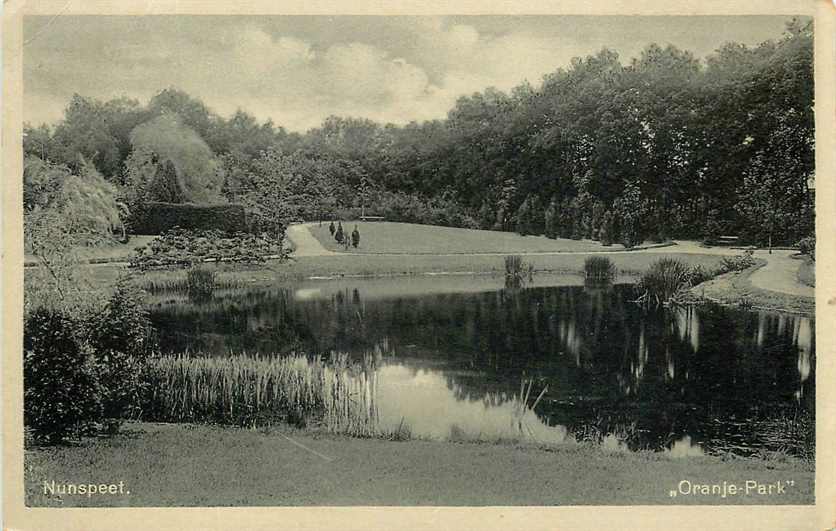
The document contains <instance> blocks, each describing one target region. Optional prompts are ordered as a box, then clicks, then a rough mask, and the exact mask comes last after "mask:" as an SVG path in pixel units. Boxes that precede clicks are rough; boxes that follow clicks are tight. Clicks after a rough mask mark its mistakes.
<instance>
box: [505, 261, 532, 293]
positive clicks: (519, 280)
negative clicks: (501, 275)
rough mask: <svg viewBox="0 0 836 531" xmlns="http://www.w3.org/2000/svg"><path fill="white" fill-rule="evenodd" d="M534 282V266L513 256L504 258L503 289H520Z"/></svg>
mask: <svg viewBox="0 0 836 531" xmlns="http://www.w3.org/2000/svg"><path fill="white" fill-rule="evenodd" d="M533 280H534V266H533V265H531V264H529V263H527V262H525V261H524V260H523V259H522V256H520V255H518V254H515V255H510V256H506V257H505V287H506V288H521V287H523V286H525V284H526V283H527V282H531V281H533Z"/></svg>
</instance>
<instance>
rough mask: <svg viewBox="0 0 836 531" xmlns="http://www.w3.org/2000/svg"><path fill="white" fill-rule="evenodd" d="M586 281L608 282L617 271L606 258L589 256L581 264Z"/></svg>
mask: <svg viewBox="0 0 836 531" xmlns="http://www.w3.org/2000/svg"><path fill="white" fill-rule="evenodd" d="M583 272H584V276H585V277H586V280H588V281H592V282H610V281H612V279H614V278H615V276H616V274H617V273H618V270H617V269H616V268H615V264H613V263H612V260H610V259H609V258H607V257H606V256H590V257H588V258H587V259H586V260H584V263H583Z"/></svg>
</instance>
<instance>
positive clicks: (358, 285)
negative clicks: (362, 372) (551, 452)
mask: <svg viewBox="0 0 836 531" xmlns="http://www.w3.org/2000/svg"><path fill="white" fill-rule="evenodd" d="M497 282H498V281H497V280H496V279H491V278H473V277H459V278H455V277H448V278H423V279H413V280H410V279H392V280H383V281H381V280H376V281H360V280H355V281H350V282H349V281H318V282H311V281H309V282H306V283H302V284H299V285H298V286H295V287H292V288H291V287H287V288H275V289H271V290H263V291H251V292H237V293H226V294H216V296H215V298H214V299H213V300H212V301H209V302H203V303H192V302H189V301H188V300H185V299H184V298H183V297H158V298H157V301H156V302H155V303H154V304H153V309H152V319H153V321H154V324H155V326H156V327H157V329H158V330H159V334H160V344H161V345H162V347H163V350H165V351H171V352H182V351H186V350H188V351H191V352H203V353H205V354H208V355H226V354H227V353H228V352H230V351H232V352H242V351H248V352H260V353H273V352H278V353H287V352H291V351H298V352H309V353H322V354H327V353H328V352H330V351H346V352H350V353H352V354H357V355H358V356H360V355H362V353H364V352H369V351H377V352H380V353H382V354H383V362H382V366H381V367H380V368H379V370H378V396H379V398H378V404H379V407H380V417H381V420H382V422H384V423H387V424H388V425H390V426H396V425H398V424H399V423H401V422H404V423H406V424H407V425H408V426H409V427H410V429H411V430H412V433H413V434H416V435H421V436H425V437H435V438H451V437H452V438H458V437H464V438H469V437H480V438H491V437H502V436H505V435H510V434H511V432H510V431H509V430H510V429H511V422H512V418H513V415H514V410H515V408H517V407H518V404H519V400H518V399H517V398H516V397H517V396H518V395H519V393H520V384H521V382H522V381H523V380H533V382H534V383H533V386H532V391H531V394H532V396H531V397H530V400H529V405H531V404H532V403H533V402H534V399H535V398H536V395H538V394H539V393H540V391H541V390H542V389H544V388H545V387H546V386H547V391H546V393H545V395H544V396H543V399H542V400H541V401H540V402H539V404H538V405H537V407H536V413H537V418H534V419H533V422H531V423H529V424H530V425H531V426H533V427H532V428H530V429H531V430H532V432H533V435H535V436H536V438H537V439H542V440H562V439H563V438H565V436H566V434H567V432H569V433H572V434H573V436H574V437H575V438H578V439H584V438H591V439H594V438H596V437H597V438H600V437H601V436H602V435H606V434H610V433H615V434H617V435H618V437H617V438H618V439H621V440H624V441H626V443H627V446H629V447H630V448H631V449H639V448H649V449H663V448H670V447H671V445H672V444H674V443H675V442H677V441H679V442H680V444H679V445H678V447H679V448H680V449H681V448H682V447H683V443H682V441H683V440H685V441H687V440H689V439H690V444H689V443H685V444H684V447H685V448H686V450H687V449H688V448H691V449H692V450H693V451H695V452H698V450H697V448H696V447H697V446H698V447H699V448H701V449H703V450H705V451H707V452H710V453H718V452H726V451H730V452H734V453H736V454H741V455H748V454H752V453H756V452H758V451H764V450H765V451H770V450H784V451H789V452H790V453H794V454H803V453H805V452H810V451H811V450H812V444H813V443H812V437H813V434H812V428H811V426H812V424H813V423H814V411H813V409H814V404H815V388H814V379H815V378H814V376H815V375H814V368H815V336H814V333H815V326H814V321H813V320H812V319H810V318H806V317H799V316H792V315H785V314H777V313H769V312H753V311H744V310H738V309H729V308H721V307H716V306H709V307H699V308H695V307H686V308H677V309H667V310H661V311H655V312H646V311H643V310H642V309H640V308H639V307H638V306H637V305H635V304H633V303H632V302H630V301H631V300H632V299H633V298H635V295H634V293H633V290H632V287H630V286H629V285H618V286H610V287H605V288H587V287H583V286H578V285H576V284H577V283H578V281H577V278H574V277H559V278H557V277H556V278H555V279H552V280H551V281H550V282H547V283H546V284H547V285H546V286H536V285H535V286H534V287H530V288H527V289H522V290H505V289H500V288H499V286H498V285H497ZM565 284H575V285H565ZM530 420H531V419H530ZM610 439H613V440H614V438H610ZM691 444H693V445H694V446H693V447H692V446H691Z"/></svg>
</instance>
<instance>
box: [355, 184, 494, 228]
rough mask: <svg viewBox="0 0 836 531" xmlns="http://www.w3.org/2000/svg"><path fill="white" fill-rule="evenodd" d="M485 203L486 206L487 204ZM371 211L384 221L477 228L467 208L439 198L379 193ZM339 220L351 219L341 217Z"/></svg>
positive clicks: (485, 213) (484, 214) (485, 215)
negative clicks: (373, 209) (373, 210)
mask: <svg viewBox="0 0 836 531" xmlns="http://www.w3.org/2000/svg"><path fill="white" fill-rule="evenodd" d="M485 206H487V207H489V206H490V205H485ZM375 212H376V213H378V214H379V215H381V216H383V217H384V218H385V219H386V221H400V222H403V223H420V224H422V225H438V226H445V227H461V228H465V229H478V228H481V226H480V224H479V223H478V222H477V221H476V219H475V218H474V217H473V215H472V214H471V213H470V212H469V211H467V210H465V209H464V208H463V207H461V206H459V205H457V204H456V203H455V202H453V201H448V200H445V199H441V198H432V199H428V198H425V197H420V196H417V195H412V194H404V193H396V192H383V193H381V194H380V195H379V197H378V203H377V204H376V205H375ZM482 216H483V217H485V218H487V217H493V216H488V213H487V212H484V213H483V214H482ZM342 219H352V218H349V217H342Z"/></svg>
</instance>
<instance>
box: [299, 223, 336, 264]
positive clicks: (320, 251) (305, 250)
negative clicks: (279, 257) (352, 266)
mask: <svg viewBox="0 0 836 531" xmlns="http://www.w3.org/2000/svg"><path fill="white" fill-rule="evenodd" d="M287 237H288V238H289V239H290V241H291V242H293V247H294V249H293V256H336V255H339V254H341V253H335V252H333V251H329V250H328V249H326V248H325V247H323V246H322V244H321V243H319V240H317V239H316V238H314V235H313V234H311V231H309V230H308V224H307V223H299V224H295V225H290V226H288V227H287Z"/></svg>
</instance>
